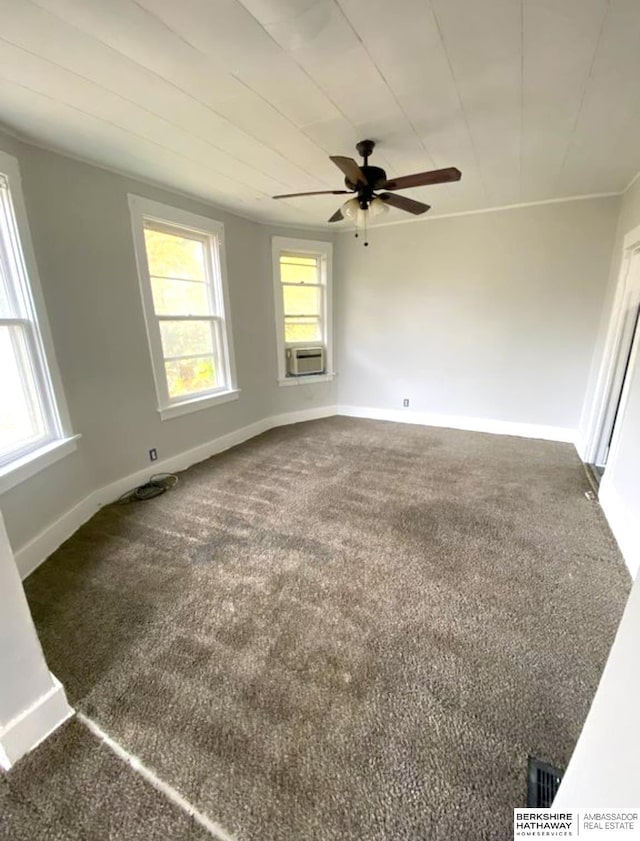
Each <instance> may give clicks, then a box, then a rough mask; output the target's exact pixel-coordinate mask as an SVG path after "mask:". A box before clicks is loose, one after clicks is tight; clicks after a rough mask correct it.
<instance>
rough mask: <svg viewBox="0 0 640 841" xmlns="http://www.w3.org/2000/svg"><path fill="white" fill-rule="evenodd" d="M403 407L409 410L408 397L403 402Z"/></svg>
mask: <svg viewBox="0 0 640 841" xmlns="http://www.w3.org/2000/svg"><path fill="white" fill-rule="evenodd" d="M402 405H403V406H404V407H405V409H406V408H407V406H408V405H409V398H408V397H405V398H404V400H403V401H402Z"/></svg>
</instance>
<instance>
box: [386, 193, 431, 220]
mask: <svg viewBox="0 0 640 841" xmlns="http://www.w3.org/2000/svg"><path fill="white" fill-rule="evenodd" d="M379 198H381V199H382V201H383V202H385V204H390V205H391V206H392V207H397V208H399V209H400V210H406V211H407V213H413V214H414V215H416V216H418V215H419V214H420V213H426V212H427V210H429V208H430V207H431V205H430V204H423V203H422V202H421V201H414V200H413V199H409V198H407V197H406V196H395V195H394V194H393V193H380V196H379Z"/></svg>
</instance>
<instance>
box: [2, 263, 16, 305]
mask: <svg viewBox="0 0 640 841" xmlns="http://www.w3.org/2000/svg"><path fill="white" fill-rule="evenodd" d="M12 315H14V316H15V315H17V313H15V312H14V313H12V312H11V307H10V306H9V278H8V277H5V274H4V268H3V266H2V263H1V262H0V318H10V317H11V316H12Z"/></svg>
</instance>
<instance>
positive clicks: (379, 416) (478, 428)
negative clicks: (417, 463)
mask: <svg viewBox="0 0 640 841" xmlns="http://www.w3.org/2000/svg"><path fill="white" fill-rule="evenodd" d="M338 414H339V415H347V416H348V417H353V418H371V419H374V420H386V421H395V422H396V423H413V424H419V425H421V426H439V427H445V428H447V429H464V430H467V431H468V432H490V433H492V434H493V435H516V436H518V437H520V438H541V439H543V440H545V441H561V442H563V443H565V444H575V442H576V435H577V430H575V429H570V428H568V427H564V426H544V425H542V424H535V423H517V422H514V421H501V420H492V419H490V418H470V417H466V416H464V415H439V414H435V413H431V412H414V411H411V410H410V409H374V408H371V407H368V406H338Z"/></svg>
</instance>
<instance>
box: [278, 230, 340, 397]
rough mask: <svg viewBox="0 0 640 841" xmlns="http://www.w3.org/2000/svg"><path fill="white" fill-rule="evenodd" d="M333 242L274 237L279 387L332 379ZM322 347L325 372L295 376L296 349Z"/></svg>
mask: <svg viewBox="0 0 640 841" xmlns="http://www.w3.org/2000/svg"><path fill="white" fill-rule="evenodd" d="M331 253H332V248H331V243H328V242H316V241H315V240H298V239H288V238H285V237H274V238H273V274H274V293H275V302H276V334H277V349H278V380H279V382H280V384H281V385H295V384H296V383H301V382H318V381H326V380H329V379H332V347H331V318H330V313H331ZM305 347H316V348H317V347H323V348H324V352H325V364H324V372H323V373H322V374H310V375H307V376H293V375H292V374H291V373H289V372H290V370H291V365H290V364H289V365H287V358H288V354H290V351H291V349H293V348H305Z"/></svg>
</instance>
